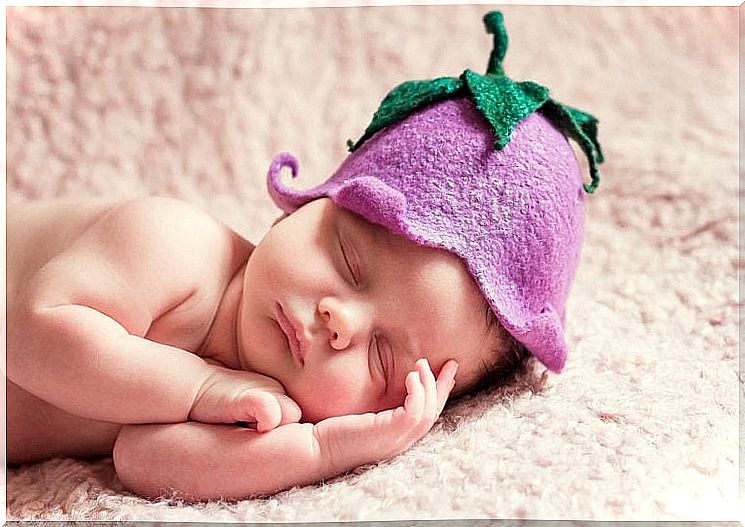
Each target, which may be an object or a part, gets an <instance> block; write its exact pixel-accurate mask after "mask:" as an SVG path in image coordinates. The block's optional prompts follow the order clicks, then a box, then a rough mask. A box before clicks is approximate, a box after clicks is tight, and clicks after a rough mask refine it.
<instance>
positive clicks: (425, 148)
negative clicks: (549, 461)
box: [267, 12, 603, 372]
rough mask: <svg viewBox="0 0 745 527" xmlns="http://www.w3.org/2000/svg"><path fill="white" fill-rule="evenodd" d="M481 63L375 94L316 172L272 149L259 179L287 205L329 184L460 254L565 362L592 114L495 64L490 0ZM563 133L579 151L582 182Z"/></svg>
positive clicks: (364, 210)
mask: <svg viewBox="0 0 745 527" xmlns="http://www.w3.org/2000/svg"><path fill="white" fill-rule="evenodd" d="M484 22H485V24H486V28H487V31H488V32H489V33H492V34H494V35H495V37H494V43H495V45H494V50H493V51H492V53H491V57H490V59H489V67H488V69H487V73H486V75H484V76H481V75H478V74H476V73H474V72H472V71H470V70H466V71H465V72H463V74H462V75H460V77H457V78H454V77H443V78H439V79H434V80H431V81H413V82H407V83H404V84H402V85H400V86H398V87H397V88H395V89H394V90H392V91H391V92H390V93H389V94H388V96H387V97H386V98H385V99H384V100H383V102H382V104H381V106H380V108H379V109H378V111H377V112H376V114H375V115H374V117H373V120H372V122H371V124H370V125H369V126H368V128H367V130H366V131H365V134H364V135H363V136H362V138H361V139H360V140H358V141H357V142H356V143H353V144H350V149H351V150H352V153H351V154H350V155H349V156H348V157H347V158H346V160H345V161H344V162H343V163H342V164H341V166H340V167H339V168H338V169H337V170H336V172H335V173H334V174H333V175H332V176H331V177H330V178H329V179H328V180H327V181H326V182H324V183H322V184H321V185H319V186H317V187H316V188H314V189H311V190H308V191H298V190H294V189H291V188H288V187H286V186H285V185H284V184H283V183H282V182H281V181H280V172H281V170H282V168H283V167H289V168H290V169H291V170H292V175H293V177H295V176H296V175H297V170H298V164H297V161H296V160H295V159H294V158H293V157H292V156H291V155H289V154H286V153H282V154H279V155H278V156H277V157H275V159H274V160H273V162H272V165H271V167H270V169H269V175H268V181H267V184H268V189H269V193H270V195H271V197H272V199H273V200H274V201H275V202H276V203H277V205H278V206H279V207H280V208H281V209H283V210H284V211H285V212H292V211H294V210H296V209H298V208H299V207H301V206H302V205H304V204H306V203H308V202H309V201H312V200H314V199H317V198H320V197H329V198H331V199H332V200H333V201H334V202H335V203H336V204H337V205H339V206H340V207H342V208H344V209H347V210H349V211H351V212H354V213H356V214H358V215H360V216H361V217H363V218H365V219H366V220H367V221H370V222H372V223H375V224H379V225H382V226H384V227H386V228H387V229H389V230H390V231H391V232H393V233H394V234H397V235H401V236H404V237H405V238H407V239H409V240H411V241H413V242H415V243H417V244H420V245H423V246H428V247H436V248H440V249H444V250H447V251H451V252H453V253H455V254H456V255H458V256H459V257H460V258H461V259H462V260H463V261H464V262H465V265H466V267H467V269H468V270H469V272H470V273H471V275H472V276H473V278H474V280H475V281H476V283H477V284H478V286H479V287H480V289H481V291H482V293H483V295H484V297H485V298H486V300H487V302H488V303H489V305H490V306H491V308H492V310H493V311H494V313H495V315H496V317H497V319H498V320H499V321H500V322H501V323H502V325H503V326H504V328H505V329H506V330H507V331H508V332H509V333H510V334H511V335H512V336H513V337H514V338H516V339H517V340H518V341H520V342H521V343H522V344H523V345H525V347H526V348H527V349H528V350H529V351H530V352H531V353H532V354H533V355H535V356H536V357H537V358H538V359H539V360H540V361H541V362H542V363H543V364H544V365H545V366H546V367H547V368H549V369H550V370H552V371H555V372H558V371H561V369H562V368H563V367H564V363H565V361H566V356H567V346H566V344H565V342H564V321H565V305H566V300H567V296H568V294H569V290H570V287H571V284H572V281H573V279H574V274H575V271H576V269H577V266H578V264H579V258H580V249H581V243H582V233H583V226H584V199H585V197H584V191H586V192H588V193H591V192H593V191H594V190H595V188H596V187H597V185H598V181H599V175H598V172H597V168H596V163H600V162H602V160H603V159H602V153H601V150H600V145H599V144H598V142H597V139H596V135H597V120H596V119H595V118H594V117H592V116H591V115H589V114H586V113H584V112H581V111H579V110H576V109H574V108H571V107H568V106H564V105H562V104H560V103H558V102H556V101H554V100H553V99H551V98H550V97H549V96H548V90H547V89H546V88H544V87H543V86H540V85H538V84H535V83H532V82H520V83H517V82H514V81H512V80H511V79H509V78H507V77H505V76H504V73H503V70H502V66H501V62H502V59H503V57H504V52H505V50H506V47H507V36H506V33H505V31H504V27H503V25H502V16H501V14H500V13H498V12H491V13H488V14H487V15H486V16H485V17H484ZM566 136H569V137H570V138H573V139H575V140H576V141H577V142H578V143H579V145H580V146H581V147H582V149H583V150H584V152H585V154H586V155H587V157H588V161H589V166H590V175H591V179H592V182H591V183H590V184H585V185H584V191H583V183H582V177H581V172H580V168H579V165H578V163H577V159H576V157H575V155H574V152H573V150H572V148H571V146H570V145H569V143H568V141H567V138H566Z"/></svg>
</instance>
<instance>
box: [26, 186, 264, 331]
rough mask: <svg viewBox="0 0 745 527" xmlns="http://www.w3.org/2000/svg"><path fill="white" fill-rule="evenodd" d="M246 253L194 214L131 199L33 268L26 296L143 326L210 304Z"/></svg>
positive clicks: (182, 207)
mask: <svg viewBox="0 0 745 527" xmlns="http://www.w3.org/2000/svg"><path fill="white" fill-rule="evenodd" d="M252 248H253V246H252V245H251V244H250V243H249V242H247V241H246V240H244V239H243V238H241V237H240V236H239V235H237V234H236V233H235V232H234V231H232V230H231V229H229V228H228V227H227V226H225V225H223V224H221V223H220V222H218V221H217V220H215V219H213V218H212V217H211V216H210V215H209V214H207V213H206V212H204V211H202V210H200V209H199V208H198V207H195V206H193V205H190V204H188V203H185V202H182V201H179V200H176V199H171V198H162V197H143V198H136V199H132V200H128V201H124V202H120V203H115V204H113V205H111V206H109V207H106V209H105V210H103V209H102V210H101V212H100V214H98V215H96V217H95V219H93V220H92V221H91V222H90V224H89V225H88V226H87V227H86V228H85V229H84V230H83V232H81V233H80V234H79V236H78V237H77V238H76V239H75V240H74V242H72V243H71V244H70V245H69V246H68V247H66V248H65V249H64V250H62V251H60V252H59V253H58V254H56V256H54V257H53V258H51V259H50V260H49V261H48V262H47V263H46V264H44V265H42V266H40V267H39V268H38V269H39V271H38V272H36V273H35V275H34V277H33V279H32V280H30V281H29V283H28V287H27V289H28V295H27V296H28V298H29V301H30V302H32V303H34V304H40V305H54V304H60V303H65V302H73V303H80V304H84V305H89V306H91V307H95V308H97V309H100V310H102V311H104V312H107V313H108V312H114V311H117V312H126V313H131V312H133V311H138V310H139V311H142V312H143V313H142V314H141V316H140V317H139V318H142V319H143V320H147V319H151V317H157V316H159V315H160V314H161V313H162V312H164V311H167V310H168V309H171V308H172V307H173V306H174V305H178V304H180V303H182V302H184V301H185V300H186V299H188V298H192V299H200V298H201V299H202V300H200V302H206V303H211V302H213V301H214V297H215V296H216V295H218V294H219V292H221V291H222V288H223V287H224V286H225V284H226V283H227V281H228V280H229V279H230V277H231V276H233V274H234V273H235V272H236V271H237V270H238V268H239V267H240V265H242V264H243V263H245V261H246V260H247V259H248V256H249V255H250V252H251V250H252ZM111 304H116V306H117V307H116V309H115V308H114V307H111ZM139 318H138V320H139Z"/></svg>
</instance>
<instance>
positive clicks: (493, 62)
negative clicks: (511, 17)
mask: <svg viewBox="0 0 745 527" xmlns="http://www.w3.org/2000/svg"><path fill="white" fill-rule="evenodd" d="M484 25H485V26H486V32H487V33H489V34H491V35H494V47H493V48H492V50H491V53H490V54H489V64H488V65H487V66H486V73H492V74H494V75H504V68H503V67H502V61H503V60H504V56H505V54H506V53H507V43H508V42H509V39H508V38H507V30H506V29H505V28H504V19H503V18H502V13H500V12H499V11H490V12H488V13H487V14H485V15H484Z"/></svg>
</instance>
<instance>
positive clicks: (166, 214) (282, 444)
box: [7, 12, 602, 499]
mask: <svg viewBox="0 0 745 527" xmlns="http://www.w3.org/2000/svg"><path fill="white" fill-rule="evenodd" d="M484 20H485V23H486V27H487V31H489V32H490V33H493V34H494V35H495V38H494V50H493V51H492V54H491V57H490V61H489V67H488V70H487V74H486V75H484V76H481V75H478V74H475V73H473V72H472V71H470V70H466V71H465V72H464V73H463V74H462V75H461V76H460V77H457V78H449V77H443V78H439V79H435V80H433V81H419V82H409V83H404V84H402V85H400V86H399V87H397V88H395V89H394V90H393V91H392V92H391V93H390V94H389V95H388V96H387V97H386V99H385V100H384V101H383V103H382V104H381V107H380V109H379V110H378V112H377V113H376V114H375V116H374V117H373V121H372V122H371V124H370V125H369V126H368V128H367V130H366V131H365V134H364V135H363V136H362V138H361V139H360V140H358V141H357V142H356V143H354V144H352V145H350V148H351V150H352V153H351V154H350V155H349V156H348V157H347V159H346V160H345V161H344V162H343V163H342V164H341V166H340V167H339V168H338V169H337V170H336V171H335V172H334V174H332V175H331V177H330V178H329V179H328V180H327V181H326V182H324V183H323V184H321V185H319V186H318V187H316V188H313V189H311V190H308V191H297V190H294V189H291V188H288V187H286V186H285V185H284V184H283V183H282V181H281V178H280V175H281V172H282V169H283V168H285V167H288V168H290V169H291V171H292V174H293V176H296V175H297V172H298V164H297V161H296V160H295V159H294V158H293V157H292V156H290V155H289V154H280V155H278V156H277V157H276V158H275V160H274V162H273V163H272V165H271V167H270V170H269V174H268V190H269V194H270V196H271V197H272V199H273V200H274V201H275V203H276V204H277V205H278V206H279V207H280V208H281V209H282V210H283V211H284V212H285V215H284V216H283V217H282V219H281V220H280V221H278V222H277V223H276V224H275V225H274V226H273V227H272V228H271V229H270V230H269V232H268V233H267V234H266V236H265V237H264V238H263V239H262V240H261V241H260V243H259V244H258V245H256V246H254V245H252V244H251V243H249V242H248V241H246V240H245V239H243V238H242V237H240V236H239V235H237V234H236V233H235V232H233V231H231V230H230V229H228V228H227V227H225V226H224V225H222V224H220V223H219V222H217V221H215V220H213V219H211V218H210V217H209V216H207V215H206V214H205V213H203V212H201V211H199V210H197V209H195V208H194V207H192V206H190V205H188V204H185V203H182V202H179V201H176V200H171V199H166V198H140V199H134V200H130V201H126V202H123V203H110V202H100V201H98V202H51V203H28V204H18V205H14V206H11V207H10V208H9V210H8V214H7V216H8V246H7V251H8V271H7V275H8V277H7V279H8V292H7V295H8V296H7V307H8V333H7V355H8V358H7V367H8V370H7V377H8V382H7V399H8V439H7V445H8V461H9V462H10V463H27V462H34V461H38V460H43V459H46V458H49V457H52V456H105V455H112V454H113V458H114V464H115V467H116V470H117V474H118V476H119V478H120V479H121V480H122V482H123V483H124V484H125V485H126V486H127V487H129V488H130V489H132V490H133V491H135V492H137V493H140V494H143V495H146V496H160V495H163V494H175V495H178V496H180V497H183V498H186V499H212V498H242V497H246V496H251V495H257V494H265V493H270V492H275V491H278V490H281V489H285V488H288V487H291V486H293V485H302V484H307V483H311V482H316V481H319V480H323V479H325V478H328V477H331V476H334V475H336V474H340V473H343V472H345V471H348V470H350V469H352V468H354V467H356V466H358V465H361V464H365V463H371V462H376V461H380V460H385V459H389V458H390V457H392V456H395V455H397V454H399V453H401V452H403V451H404V450H406V449H407V448H408V447H409V446H411V445H412V444H413V443H414V442H416V441H417V440H418V439H419V438H420V437H422V435H424V434H425V433H426V432H427V431H428V430H429V429H430V428H431V427H432V425H433V423H434V422H435V421H436V419H437V418H438V416H439V415H440V413H441V412H442V410H443V407H444V405H445V404H446V401H447V400H448V397H450V396H452V395H458V394H462V393H466V392H469V391H474V390H477V389H478V388H480V387H483V386H492V385H495V384H498V383H500V382H501V381H502V380H504V379H505V378H507V376H509V375H510V374H511V373H513V372H514V371H516V370H517V369H519V368H520V367H521V365H522V364H523V363H524V359H525V357H526V356H527V353H528V352H529V353H530V354H532V355H533V356H535V357H536V358H537V359H538V360H539V361H540V362H542V363H543V364H544V365H545V366H546V367H547V368H548V369H550V370H552V371H556V372H558V371H560V370H561V369H562V368H563V367H564V363H565V360H566V356H567V348H566V344H565V341H564V321H565V305H566V300H567V296H568V294H569V290H570V287H571V283H572V281H573V278H574V274H575V271H576V268H577V265H578V264H579V257H580V248H581V241H582V232H583V225H584V199H585V198H584V196H585V193H584V192H583V186H584V190H585V191H587V192H593V191H594V190H595V188H596V186H597V184H598V174H597V170H596V167H595V165H596V163H599V162H601V161H602V154H601V152H600V146H599V144H598V143H597V138H596V133H597V121H596V120H595V119H594V118H593V117H592V116H590V115H589V114H586V113H584V112H581V111H580V110H577V109H574V108H571V107H569V106H564V105H562V104H560V103H558V102H556V101H555V100H553V99H551V98H550V97H549V96H548V90H546V89H545V88H543V87H542V86H539V85H537V84H534V83H530V82H522V83H516V82H514V81H512V80H511V79H509V78H507V77H505V76H504V74H503V71H502V66H501V61H502V58H503V57H504V52H505V49H506V43H507V37H506V33H505V32H504V27H503V25H502V18H501V15H500V14H499V13H497V12H492V13H489V14H487V15H486V17H485V19H484ZM567 137H569V138H571V139H574V140H575V141H577V142H578V143H579V145H580V147H581V148H582V149H583V151H584V153H585V154H586V155H587V157H588V161H589V165H590V167H589V168H590V174H591V177H592V183H591V184H584V185H583V183H582V176H581V172H580V169H579V165H578V163H577V159H576V157H575V156H574V153H573V150H572V148H571V146H570V145H569V143H568V141H567ZM456 371H457V377H456Z"/></svg>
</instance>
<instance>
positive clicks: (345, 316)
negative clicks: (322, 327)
mask: <svg viewBox="0 0 745 527" xmlns="http://www.w3.org/2000/svg"><path fill="white" fill-rule="evenodd" d="M318 309H319V311H320V313H321V317H322V318H323V320H324V322H325V323H326V327H327V328H328V332H329V344H330V345H331V347H332V348H333V349H335V350H344V349H346V348H348V347H349V346H350V345H351V344H353V341H354V339H355V336H357V335H359V334H360V332H361V331H363V320H362V316H361V313H359V312H358V311H359V310H358V309H355V307H354V306H352V305H351V304H345V303H343V302H340V301H338V300H335V299H331V298H329V299H324V300H322V301H321V302H320V303H319V305H318Z"/></svg>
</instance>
